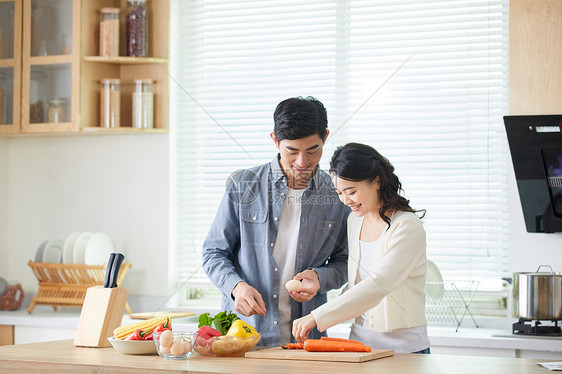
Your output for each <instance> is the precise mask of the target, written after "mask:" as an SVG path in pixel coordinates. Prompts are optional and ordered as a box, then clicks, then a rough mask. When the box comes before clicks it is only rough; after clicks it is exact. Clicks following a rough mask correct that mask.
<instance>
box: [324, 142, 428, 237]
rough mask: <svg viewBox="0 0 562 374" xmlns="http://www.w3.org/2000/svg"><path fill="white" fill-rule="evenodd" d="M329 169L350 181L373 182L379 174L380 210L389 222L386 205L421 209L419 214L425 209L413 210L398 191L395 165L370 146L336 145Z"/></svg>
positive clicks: (383, 217) (408, 201)
mask: <svg viewBox="0 0 562 374" xmlns="http://www.w3.org/2000/svg"><path fill="white" fill-rule="evenodd" d="M330 173H332V174H335V175H336V176H337V177H339V178H341V179H345V180H348V181H352V182H362V181H369V182H371V183H373V182H374V181H375V180H376V179H377V177H378V178H379V181H380V189H379V194H380V199H381V201H382V207H381V208H380V210H379V214H380V216H381V218H382V219H383V220H384V221H385V222H386V224H387V225H389V226H390V217H388V216H387V215H386V212H387V211H388V210H389V209H395V210H402V211H406V212H412V213H418V212H420V218H423V216H424V215H425V210H414V209H413V208H412V207H411V206H410V200H407V199H406V198H405V197H403V196H401V195H400V192H403V190H402V183H400V180H399V179H398V176H397V175H396V174H394V166H392V164H391V163H390V162H389V161H388V159H387V158H385V157H384V156H383V155H381V154H380V153H379V152H377V150H376V149H374V148H373V147H371V146H368V145H365V144H360V143H348V144H346V145H344V146H341V147H338V148H337V149H336V151H335V152H334V155H333V156H332V160H331V161H330Z"/></svg>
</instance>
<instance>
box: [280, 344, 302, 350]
mask: <svg viewBox="0 0 562 374" xmlns="http://www.w3.org/2000/svg"><path fill="white" fill-rule="evenodd" d="M280 346H281V348H283V349H303V348H304V343H288V344H287V345H283V344H280Z"/></svg>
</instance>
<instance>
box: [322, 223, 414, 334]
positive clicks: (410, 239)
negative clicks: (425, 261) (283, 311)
mask: <svg viewBox="0 0 562 374" xmlns="http://www.w3.org/2000/svg"><path fill="white" fill-rule="evenodd" d="M401 218H402V219H397V220H396V221H397V222H395V223H394V225H392V224H391V227H390V228H389V229H388V231H387V232H386V233H385V235H384V236H383V243H382V245H384V247H383V258H382V261H381V262H380V263H379V264H378V265H377V266H376V267H375V269H374V271H372V272H371V273H370V275H371V276H370V277H369V278H367V279H364V280H362V281H360V282H359V283H357V284H356V285H349V286H350V287H351V288H349V289H348V290H347V292H345V293H343V294H341V295H340V296H338V297H336V298H335V299H333V300H331V301H329V302H327V303H326V304H324V305H322V306H320V307H318V308H316V309H315V310H313V311H312V315H313V316H314V319H315V320H316V323H317V325H318V330H320V331H324V330H326V329H328V328H330V327H332V326H334V325H336V324H338V323H340V322H343V321H347V320H349V319H353V318H355V317H357V316H359V315H361V314H363V313H364V312H366V311H367V310H369V309H371V308H373V307H375V306H376V305H377V304H379V303H380V302H381V300H382V299H383V298H384V297H385V296H387V295H388V294H389V293H390V292H392V291H393V290H394V289H396V288H397V287H399V286H400V285H401V284H402V283H403V282H404V281H405V280H406V278H407V277H408V276H409V275H410V273H412V271H413V270H414V269H415V267H416V266H417V264H418V262H419V260H420V257H421V256H424V257H425V231H424V229H423V227H422V224H421V221H420V219H419V218H418V217H417V216H416V215H415V214H413V213H410V214H407V215H404V216H403V217H401ZM349 240H350V241H351V240H359V238H349ZM358 260H359V259H358V258H349V259H348V261H358Z"/></svg>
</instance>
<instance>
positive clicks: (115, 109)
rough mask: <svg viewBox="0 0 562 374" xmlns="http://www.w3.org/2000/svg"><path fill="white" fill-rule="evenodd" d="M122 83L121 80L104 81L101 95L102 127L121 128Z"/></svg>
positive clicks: (102, 81)
mask: <svg viewBox="0 0 562 374" xmlns="http://www.w3.org/2000/svg"><path fill="white" fill-rule="evenodd" d="M120 91H121V81H120V80H119V79H102V80H101V94H100V127H105V128H115V127H119V126H120V118H121V92H120Z"/></svg>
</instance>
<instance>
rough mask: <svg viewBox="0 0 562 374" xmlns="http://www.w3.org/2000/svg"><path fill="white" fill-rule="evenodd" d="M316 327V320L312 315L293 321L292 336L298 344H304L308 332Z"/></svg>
mask: <svg viewBox="0 0 562 374" xmlns="http://www.w3.org/2000/svg"><path fill="white" fill-rule="evenodd" d="M315 327H316V320H315V319H314V316H313V315H312V314H309V315H306V316H304V317H302V318H299V319H296V320H294V321H293V336H294V337H295V339H297V341H298V342H304V341H305V340H306V337H307V336H308V333H309V332H310V330H312V329H313V328H315Z"/></svg>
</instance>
